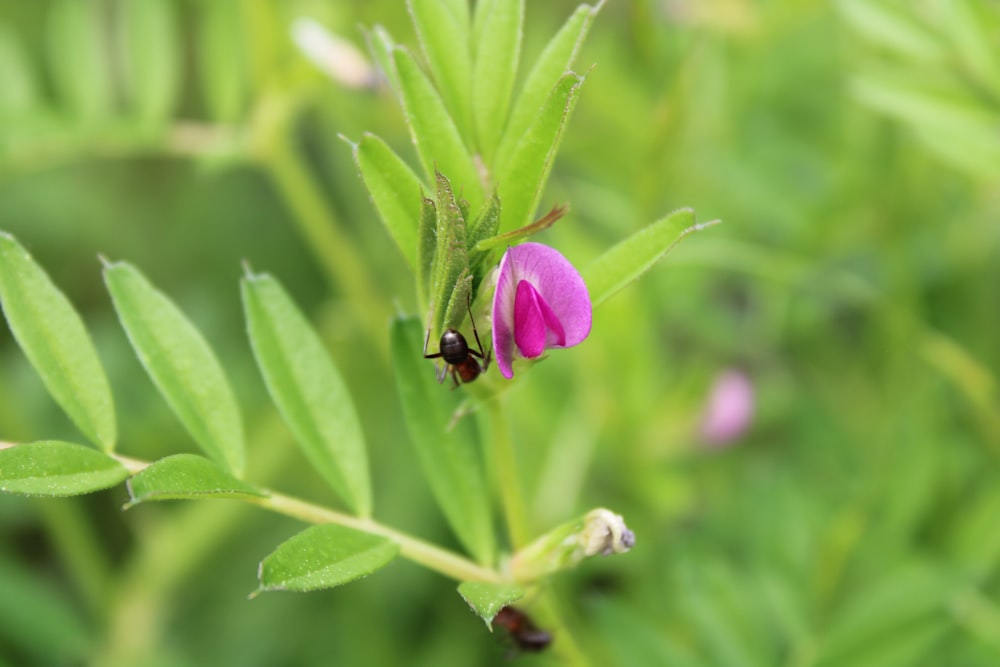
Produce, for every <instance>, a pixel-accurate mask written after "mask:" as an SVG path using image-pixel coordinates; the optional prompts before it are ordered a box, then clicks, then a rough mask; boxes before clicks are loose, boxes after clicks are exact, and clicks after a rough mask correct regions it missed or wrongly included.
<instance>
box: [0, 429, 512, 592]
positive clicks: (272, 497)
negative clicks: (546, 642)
mask: <svg viewBox="0 0 1000 667" xmlns="http://www.w3.org/2000/svg"><path fill="white" fill-rule="evenodd" d="M16 446H17V445H16V444H14V443H9V442H0V449H7V448H9V447H16ZM111 456H112V457H114V458H115V459H117V460H118V461H119V462H120V463H122V464H123V465H124V466H125V467H126V468H128V469H129V472H131V473H133V474H134V473H137V472H139V471H140V470H142V469H143V468H145V467H147V466H148V465H150V463H149V462H148V461H140V460H139V459H133V458H130V457H127V456H122V455H121V454H115V453H112V454H111ZM234 499H235V498H234ZM240 500H243V501H244V502H247V503H250V504H252V505H258V506H260V507H264V508H266V509H269V510H271V511H273V512H277V513H279V514H284V515H286V516H290V517H293V518H295V519H301V520H302V521H305V522H307V523H334V524H337V525H340V526H345V527H347V528H354V529H355V530H360V531H362V532H365V533H371V534H372V535H381V536H382V537H386V538H388V539H390V540H392V541H393V542H395V543H396V544H398V545H399V550H400V555H402V556H403V557H404V558H407V559H409V560H411V561H413V562H414V563H417V564H419V565H423V566H424V567H426V568H427V569H429V570H434V571H435V572H439V573H441V574H443V575H445V576H447V577H451V578H452V579H456V580H458V581H487V582H492V583H503V582H505V581H507V579H506V578H505V577H504V576H502V575H501V574H500V573H499V572H497V571H496V570H491V569H488V568H485V567H482V566H480V565H477V564H476V563H474V562H472V561H471V560H469V559H467V558H463V557H462V556H459V555H458V554H456V553H453V552H451V551H448V550H446V549H442V548H440V547H437V546H434V545H433V544H430V543H428V542H424V541H423V540H421V539H418V538H416V537H413V536H412V535H407V534H406V533H403V532H401V531H398V530H396V529H394V528H390V527H388V526H385V525H383V524H381V523H378V522H377V521H374V520H372V519H368V518H360V517H356V516H352V515H350V514H343V513H341V512H337V511H335V510H331V509H328V508H326V507H322V506H320V505H314V504H312V503H309V502H306V501H304V500H300V499H298V498H293V497H292V496H286V495H284V494H281V493H275V492H273V491H268V495H267V496H265V497H248V498H240Z"/></svg>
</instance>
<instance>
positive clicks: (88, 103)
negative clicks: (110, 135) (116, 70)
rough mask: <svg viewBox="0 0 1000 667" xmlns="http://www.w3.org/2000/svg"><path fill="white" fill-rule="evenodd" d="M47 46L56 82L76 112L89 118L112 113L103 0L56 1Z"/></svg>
mask: <svg viewBox="0 0 1000 667" xmlns="http://www.w3.org/2000/svg"><path fill="white" fill-rule="evenodd" d="M48 11H49V13H48V19H47V25H46V38H47V39H46V42H47V44H46V46H47V47H48V57H49V65H50V69H51V73H52V79H53V83H54V84H55V88H56V90H57V91H58V93H59V95H60V97H62V98H63V100H64V101H65V102H66V103H67V104H68V106H70V107H71V108H72V109H73V111H74V112H75V113H76V114H77V115H79V116H81V117H83V118H88V119H94V118H101V117H105V116H109V115H110V114H111V110H112V108H113V105H114V84H113V82H112V77H111V67H110V63H109V62H108V59H107V53H106V51H105V47H106V45H107V43H108V41H109V40H108V37H107V35H106V34H105V32H106V31H105V30H104V24H105V23H106V21H107V16H106V15H105V13H104V11H103V5H102V4H101V3H99V2H81V1H80V0H53V2H52V3H50V4H49V8H48Z"/></svg>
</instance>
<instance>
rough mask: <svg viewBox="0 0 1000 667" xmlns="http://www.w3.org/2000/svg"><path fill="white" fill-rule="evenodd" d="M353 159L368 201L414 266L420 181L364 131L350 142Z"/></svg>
mask: <svg viewBox="0 0 1000 667" xmlns="http://www.w3.org/2000/svg"><path fill="white" fill-rule="evenodd" d="M351 150H352V152H353V154H354V161H355V162H356V163H357V165H358V169H360V170H361V178H362V179H363V180H364V182H365V187H367V188H368V194H369V195H371V199H372V203H374V204H375V208H376V209H377V210H378V213H379V216H380V217H381V218H382V222H383V223H385V227H386V229H387V230H388V231H389V235H390V236H391V237H392V240H393V241H395V242H396V246H397V247H399V249H400V251H401V252H402V253H403V257H405V258H406V261H407V262H408V263H409V264H410V267H411V268H416V264H417V227H418V213H419V205H420V204H419V203H420V201H421V199H422V197H421V192H422V191H423V184H422V183H421V182H420V178H418V177H417V175H416V174H414V173H413V170H412V169H410V167H409V165H407V164H406V163H405V162H403V160H402V158H400V157H399V156H398V155H396V153H395V152H394V151H393V150H392V149H391V148H389V145H388V144H386V143H385V142H384V141H382V139H380V138H379V137H377V136H375V135H374V134H369V133H367V132H366V133H365V134H363V135H362V136H361V141H359V142H358V143H356V144H351Z"/></svg>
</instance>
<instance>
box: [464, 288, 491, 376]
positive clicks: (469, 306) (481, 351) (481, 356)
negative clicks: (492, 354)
mask: <svg viewBox="0 0 1000 667" xmlns="http://www.w3.org/2000/svg"><path fill="white" fill-rule="evenodd" d="M468 308H469V321H470V322H472V334H473V335H474V336H475V337H476V345H478V346H479V353H478V354H476V351H475V350H472V349H470V350H469V354H471V355H473V356H475V357H479V358H480V359H485V358H486V357H484V356H483V343H482V341H480V340H479V331H478V330H477V329H476V318H474V317H473V316H472V295H471V294H470V295H469V303H468ZM487 363H489V362H487Z"/></svg>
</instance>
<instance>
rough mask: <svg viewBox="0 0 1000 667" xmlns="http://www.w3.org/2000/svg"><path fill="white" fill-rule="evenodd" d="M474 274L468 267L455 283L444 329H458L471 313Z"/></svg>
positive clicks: (446, 310) (443, 321)
mask: <svg viewBox="0 0 1000 667" xmlns="http://www.w3.org/2000/svg"><path fill="white" fill-rule="evenodd" d="M472 282H473V279H472V273H470V271H469V268H468V267H466V268H464V269H463V270H462V273H460V274H459V276H458V280H456V281H455V288H454V289H453V290H452V291H451V296H449V297H448V306H447V307H446V308H445V309H444V319H443V320H442V322H441V324H442V330H443V329H457V328H459V327H460V326H461V325H462V322H463V321H464V320H465V316H466V314H467V313H468V312H469V307H470V306H469V304H470V303H472Z"/></svg>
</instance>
